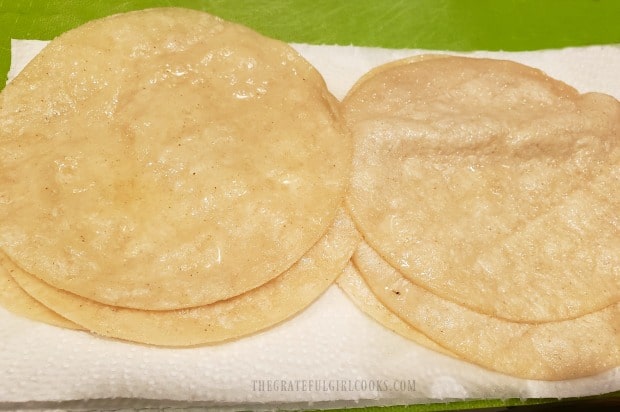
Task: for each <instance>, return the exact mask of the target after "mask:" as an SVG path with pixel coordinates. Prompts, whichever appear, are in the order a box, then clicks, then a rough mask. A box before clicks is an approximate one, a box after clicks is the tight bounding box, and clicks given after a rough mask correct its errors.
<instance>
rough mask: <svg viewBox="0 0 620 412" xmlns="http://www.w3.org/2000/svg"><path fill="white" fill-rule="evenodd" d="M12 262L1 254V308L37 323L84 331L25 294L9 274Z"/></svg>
mask: <svg viewBox="0 0 620 412" xmlns="http://www.w3.org/2000/svg"><path fill="white" fill-rule="evenodd" d="M8 265H10V262H9V263H7V262H6V257H5V256H3V255H2V254H1V253H0V306H1V307H3V308H5V309H6V310H8V311H10V312H12V313H15V314H16V315H19V316H23V317H26V318H28V319H31V320H35V321H37V322H43V323H47V324H49V325H53V326H59V327H61V328H67V329H78V330H79V329H82V327H81V326H78V325H77V324H75V323H73V322H71V321H70V320H68V319H65V318H63V317H62V316H60V315H59V314H57V313H56V312H54V311H52V310H51V309H49V308H48V307H47V306H45V305H43V304H41V303H40V302H39V301H38V300H36V299H35V298H33V297H32V296H30V295H29V294H27V293H26V292H24V290H23V289H22V288H21V287H20V286H19V284H18V283H17V282H15V280H13V277H12V276H11V274H10V273H9V271H10V269H9V266H8Z"/></svg>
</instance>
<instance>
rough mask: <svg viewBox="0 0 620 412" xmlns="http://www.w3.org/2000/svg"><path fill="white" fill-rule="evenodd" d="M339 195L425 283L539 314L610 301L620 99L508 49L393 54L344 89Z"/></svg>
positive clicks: (500, 313)
mask: <svg viewBox="0 0 620 412" xmlns="http://www.w3.org/2000/svg"><path fill="white" fill-rule="evenodd" d="M343 104H344V115H345V117H346V121H347V123H348V125H349V127H350V129H351V130H352V133H353V136H354V146H355V148H354V161H353V164H354V165H353V169H354V170H353V177H352V183H351V189H350V193H349V195H348V197H347V205H348V208H349V209H350V212H351V216H352V217H353V219H354V220H355V222H356V225H357V226H358V229H359V230H360V231H361V232H362V235H363V236H364V239H365V240H366V241H367V242H368V243H369V244H370V245H371V246H372V247H373V248H374V249H375V250H376V251H377V252H379V254H380V255H381V256H382V257H383V258H384V259H385V260H386V261H387V262H389V263H390V264H391V265H392V266H393V267H394V268H395V269H397V270H398V271H399V272H401V273H402V274H403V276H405V277H406V278H407V279H409V280H410V281H411V282H413V283H414V284H416V285H419V286H422V287H424V288H426V289H428V290H430V291H432V292H433V293H435V294H437V295H439V296H441V297H442V298H444V299H448V300H451V301H454V302H457V303H459V304H460V305H463V306H467V307H469V308H471V309H473V310H476V311H479V312H482V313H487V314H490V315H493V316H496V317H500V318H504V319H507V320H513V321H521V322H548V321H556V320H562V319H570V318H575V317H578V316H582V315H584V314H586V313H590V312H593V311H596V310H599V309H602V308H604V307H606V306H609V305H611V304H614V303H616V302H618V301H620V224H619V220H618V210H620V183H619V182H620V138H619V136H620V103H619V102H618V101H617V100H616V99H614V98H612V97H610V96H607V95H603V94H597V93H588V94H583V95H580V94H579V93H578V92H577V91H576V90H574V89H573V88H571V87H570V86H568V85H566V84H564V83H561V82H559V81H556V80H554V79H551V78H549V77H548V76H546V75H545V74H543V73H542V72H540V71H538V70H535V69H532V68H529V67H526V66H523V65H520V64H517V63H514V62H508V61H499V60H489V59H473V58H464V57H443V58H441V59H425V60H422V61H420V60H419V59H418V58H415V59H410V60H404V61H400V62H397V63H391V64H388V65H386V66H385V67H380V68H378V69H375V70H374V71H372V72H371V73H370V74H368V75H366V76H364V78H363V79H362V81H361V82H360V83H358V84H357V85H356V86H354V88H353V89H352V92H351V93H350V94H349V95H348V96H347V97H346V98H345V100H344V102H343Z"/></svg>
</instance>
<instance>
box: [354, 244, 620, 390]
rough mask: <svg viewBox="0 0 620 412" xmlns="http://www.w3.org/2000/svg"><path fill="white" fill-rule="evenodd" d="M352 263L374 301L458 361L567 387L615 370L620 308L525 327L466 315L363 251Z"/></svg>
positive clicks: (618, 362)
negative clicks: (565, 382) (566, 382)
mask: <svg viewBox="0 0 620 412" xmlns="http://www.w3.org/2000/svg"><path fill="white" fill-rule="evenodd" d="M353 260H354V262H355V264H356V266H357V268H358V269H359V270H360V273H361V275H362V276H363V278H364V280H365V281H366V283H367V284H368V286H369V288H370V289H371V290H372V292H373V293H374V294H375V295H376V297H377V298H378V299H379V300H380V301H381V303H382V304H384V305H385V306H386V307H387V308H388V309H390V310H391V311H392V312H393V313H395V314H397V315H398V316H399V317H400V318H401V319H402V320H403V321H405V322H407V323H408V324H409V325H411V326H412V327H414V328H416V329H418V330H419V331H420V332H422V333H424V334H425V335H427V336H429V337H430V338H431V339H432V340H434V341H435V342H437V343H438V344H439V345H441V346H443V347H445V348H446V349H448V350H450V351H453V352H455V353H456V354H457V355H459V356H460V357H461V358H462V359H464V360H468V361H470V362H473V363H476V364H478V365H480V366H483V367H486V368H489V369H492V370H495V371H498V372H503V373H506V374H508V375H512V376H516V377H519V378H526V379H542V380H564V379H573V378H579V377H585V376H590V375H594V374H597V373H600V372H603V371H606V370H609V369H612V368H614V367H617V366H620V304H618V303H616V304H614V305H611V306H608V307H606V308H604V309H602V310H600V311H597V312H594V313H591V314H587V315H584V316H581V317H578V318H575V319H571V320H565V321H559V322H548V323H542V324H526V323H519V322H508V321H505V320H502V319H498V318H495V317H493V316H488V315H484V314H481V313H478V312H474V311H472V310H469V309H467V308H465V307H463V306H460V305H458V304H456V303H453V302H450V301H448V300H445V299H442V298H440V297H439V296H437V295H435V294H433V293H431V292H429V291H427V290H425V289H423V288H421V287H419V286H416V285H415V284H414V283H412V282H410V281H409V280H407V279H405V278H404V277H403V276H402V274H400V273H399V272H397V271H396V270H394V268H392V267H391V266H390V265H389V264H388V263H387V262H385V261H384V260H383V259H381V257H380V256H379V255H378V254H377V253H376V252H375V251H374V250H373V249H372V248H371V247H370V246H369V245H368V244H366V243H361V244H360V246H359V247H358V249H357V250H356V252H355V254H354V256H353Z"/></svg>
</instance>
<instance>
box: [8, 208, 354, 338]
mask: <svg viewBox="0 0 620 412" xmlns="http://www.w3.org/2000/svg"><path fill="white" fill-rule="evenodd" d="M359 240H360V239H359V234H358V232H357V231H356V230H355V227H354V225H353V222H351V220H350V219H349V218H348V217H347V215H346V213H344V212H343V211H341V212H339V214H338V216H337V219H336V221H335V223H334V225H333V226H332V227H331V228H330V229H329V231H328V232H327V234H326V235H325V236H324V237H323V238H321V240H319V242H318V243H317V244H316V245H314V246H313V247H312V248H311V249H310V250H309V251H308V253H306V254H305V255H304V256H303V257H302V258H301V259H300V260H299V261H298V262H297V263H295V264H294V265H293V266H292V267H291V268H290V269H289V270H287V271H286V272H285V273H283V274H282V275H280V276H278V277H277V278H275V279H274V280H272V281H270V282H268V283H266V284H265V285H262V286H260V287H259V288H257V289H254V290H251V291H249V292H246V293H245V294H242V295H239V296H237V297H234V298H232V299H229V300H225V301H220V302H217V303H214V304H211V305H207V306H203V307H197V308H192V309H181V310H175V311H142V310H136V309H127V308H119V307H113V306H107V305H102V304H100V303H96V302H93V301H90V300H87V299H84V298H81V297H79V296H76V295H74V294H71V293H68V292H63V291H60V290H58V289H55V288H53V287H51V286H49V285H48V284H46V283H45V282H42V281H41V280H39V279H38V278H37V277H35V276H32V275H30V274H28V273H26V272H25V271H23V270H14V271H13V272H12V274H13V277H14V278H15V280H16V281H17V282H18V283H19V284H20V285H21V286H22V287H23V288H24V289H25V290H26V291H27V292H28V293H29V294H31V295H32V296H34V297H35V298H36V299H37V300H39V301H41V302H42V303H43V304H45V305H46V306H48V307H50V308H52V309H53V310H55V311H57V312H58V313H61V314H62V315H63V316H66V317H67V318H68V319H71V320H72V321H74V322H76V323H78V324H80V325H82V326H83V327H84V328H86V329H87V330H89V331H92V332H94V333H96V334H99V335H103V336H107V337H112V338H118V339H123V340H128V341H133V342H140V343H146V344H151V345H159V346H192V345H199V344H206V343H216V342H221V341H225V340H230V339H234V338H239V337H242V336H245V335H248V334H251V333H255V332H257V331H260V330H263V329H266V328H268V327H270V326H273V325H275V324H277V323H278V322H281V321H283V320H285V319H288V318H290V317H292V316H293V315H295V314H296V313H298V312H300V311H301V310H302V309H304V308H305V307H307V306H308V305H310V304H311V303H312V302H313V301H314V300H315V299H317V298H318V297H319V296H320V295H321V294H322V293H323V292H324V291H325V290H327V288H328V287H329V286H330V285H332V284H333V282H334V280H335V279H336V277H338V275H339V274H340V273H341V272H342V270H343V268H344V267H345V266H346V264H347V262H348V261H349V259H350V257H351V255H352V254H353V251H354V250H355V247H356V246H357V244H358V242H359Z"/></svg>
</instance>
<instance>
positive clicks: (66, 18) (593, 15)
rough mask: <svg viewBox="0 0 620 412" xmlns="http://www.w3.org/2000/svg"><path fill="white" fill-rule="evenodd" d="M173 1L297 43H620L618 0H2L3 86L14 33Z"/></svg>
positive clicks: (519, 46)
mask: <svg viewBox="0 0 620 412" xmlns="http://www.w3.org/2000/svg"><path fill="white" fill-rule="evenodd" d="M171 5H174V6H183V7H191V8H196V9H202V10H205V11H208V12H210V13H212V14H216V15H218V16H220V17H223V18H225V19H227V20H232V21H236V22H239V23H243V24H245V25H247V26H250V27H252V28H254V29H256V30H258V31H259V32H261V33H263V34H265V35H268V36H271V37H275V38H278V39H281V40H284V41H288V42H299V43H313V44H342V45H349V44H355V45H359V46H377V47H392V48H425V49H439V50H462V51H465V50H537V49H545V48H560V47H566V46H582V45H588V44H620V23H619V21H620V1H618V0H505V1H501V0H409V1H407V0H343V1H334V0H279V1H276V0H125V1H96V0H71V1H61V0H50V1H37V0H30V1H19V0H0V88H2V87H3V86H4V81H5V77H4V73H6V72H7V71H8V68H9V63H10V61H9V59H10V49H9V46H10V38H22V39H26V38H27V39H33V38H38V39H52V38H53V37H54V36H57V35H58V34H60V33H62V32H64V31H66V30H69V29H71V28H73V27H76V26H78V25H80V24H81V23H84V22H86V21H88V20H91V19H94V18H97V17H102V16H105V15H108V14H113V13H119V12H123V11H128V10H135V9H142V8H146V7H155V6H171Z"/></svg>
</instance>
